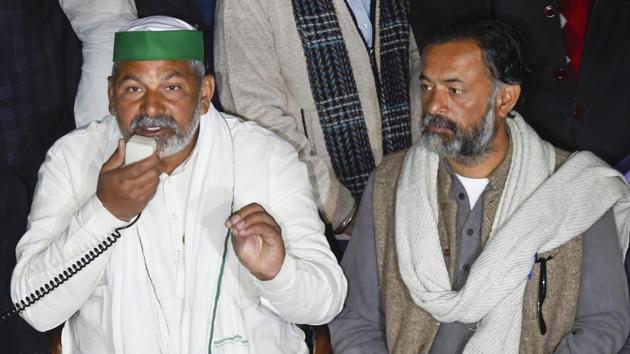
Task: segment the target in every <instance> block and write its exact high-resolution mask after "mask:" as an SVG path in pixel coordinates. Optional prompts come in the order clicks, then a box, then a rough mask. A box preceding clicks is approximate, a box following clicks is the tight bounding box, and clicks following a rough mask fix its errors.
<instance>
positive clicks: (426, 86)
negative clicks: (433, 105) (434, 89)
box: [420, 84, 431, 91]
mask: <svg viewBox="0 0 630 354" xmlns="http://www.w3.org/2000/svg"><path fill="white" fill-rule="evenodd" d="M430 89H431V88H430V87H429V85H427V84H420V90H422V91H427V90H430Z"/></svg>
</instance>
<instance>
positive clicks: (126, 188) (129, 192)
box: [96, 140, 162, 221]
mask: <svg viewBox="0 0 630 354" xmlns="http://www.w3.org/2000/svg"><path fill="white" fill-rule="evenodd" d="M124 161H125V142H124V140H120V141H119V142H118V148H117V149H116V151H114V154H113V155H112V156H111V157H110V158H109V160H107V162H105V163H104V164H103V167H101V172H100V173H99V176H98V184H97V187H96V196H97V197H98V199H99V200H100V201H101V203H103V206H104V207H105V208H107V210H109V212H110V213H112V214H113V215H114V216H115V217H117V218H118V219H120V220H125V221H129V220H131V218H133V217H134V216H136V215H138V214H140V212H142V210H144V208H145V207H146V205H147V204H148V203H149V201H150V200H151V198H153V195H154V194H155V191H156V190H157V186H158V183H159V182H160V174H161V173H162V171H161V170H160V158H159V157H158V154H157V152H155V153H153V155H151V156H149V157H147V158H146V159H144V160H140V161H138V162H135V163H132V164H130V165H127V166H123V163H124Z"/></svg>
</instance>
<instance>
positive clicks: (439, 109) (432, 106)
mask: <svg viewBox="0 0 630 354" xmlns="http://www.w3.org/2000/svg"><path fill="white" fill-rule="evenodd" d="M423 101H424V102H422V106H423V107H425V109H426V112H428V113H429V114H431V115H434V116H435V115H441V116H446V115H447V114H448V104H447V101H448V98H447V95H446V93H445V92H441V90H439V89H437V88H436V89H434V90H432V91H431V92H428V93H427V94H426V95H425V98H424V100H423Z"/></svg>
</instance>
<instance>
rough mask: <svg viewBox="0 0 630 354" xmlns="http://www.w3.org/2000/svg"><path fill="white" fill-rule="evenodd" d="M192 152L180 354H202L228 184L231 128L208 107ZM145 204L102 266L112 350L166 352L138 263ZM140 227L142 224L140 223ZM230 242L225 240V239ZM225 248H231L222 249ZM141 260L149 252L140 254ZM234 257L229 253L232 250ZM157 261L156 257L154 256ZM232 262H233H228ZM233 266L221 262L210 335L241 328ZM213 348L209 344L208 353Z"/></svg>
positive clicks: (160, 319)
mask: <svg viewBox="0 0 630 354" xmlns="http://www.w3.org/2000/svg"><path fill="white" fill-rule="evenodd" d="M196 149H197V156H196V160H195V161H194V165H193V171H192V173H193V175H192V180H191V183H190V186H189V193H188V198H187V201H186V217H185V234H186V241H185V254H186V257H185V269H186V272H185V297H184V304H183V307H182V327H181V353H208V344H209V341H210V326H211V322H212V312H213V310H214V299H215V295H216V292H217V281H218V278H219V272H220V265H221V260H222V255H223V249H224V241H225V236H226V231H227V230H226V228H225V226H224V223H225V220H226V219H227V217H228V216H229V215H230V213H231V204H232V194H233V193H232V192H233V186H234V161H233V160H234V155H233V154H234V151H233V146H232V138H231V135H230V129H229V127H228V125H227V123H226V121H225V120H224V118H223V117H222V116H221V115H220V114H219V113H218V112H217V111H216V110H215V109H214V108H213V107H211V108H210V111H209V112H208V114H206V115H204V116H203V117H201V125H200V128H199V137H198V139H197V146H196ZM150 206H151V205H150V203H149V205H148V206H147V208H145V211H146V213H145V214H146V215H145V214H143V215H142V216H141V217H140V219H139V220H138V223H137V224H136V225H135V226H134V227H132V228H130V229H128V230H125V231H124V232H123V235H122V237H121V238H120V239H119V241H118V243H119V244H117V245H116V247H114V249H113V250H112V251H113V253H112V258H111V261H110V264H109V268H108V269H107V272H108V291H109V293H110V296H111V313H112V331H113V333H112V337H113V343H114V351H115V352H116V353H129V354H135V353H171V352H172V350H173V348H172V347H173V346H174V345H179V343H170V344H169V336H168V329H167V325H166V320H165V317H164V313H163V312H162V309H161V307H160V305H159V302H158V299H157V298H156V295H155V292H154V290H153V285H152V283H151V279H150V278H149V274H148V271H147V266H146V265H145V262H144V257H143V253H142V249H141V243H140V239H141V240H142V244H145V245H146V244H147V243H149V242H151V238H152V237H155V235H151V234H149V233H148V232H142V230H143V225H147V223H148V224H149V225H150V223H151V220H150V219H151V218H149V216H150V215H151V214H150V210H149V209H150ZM145 227H146V226H145ZM228 246H231V242H228ZM229 251H230V252H232V249H231V248H230V249H229ZM146 257H147V263H150V262H151V255H149V254H146ZM231 258H235V257H231ZM155 261H159V260H155ZM228 263H232V262H228ZM234 269H237V268H235V266H231V265H226V266H225V273H224V274H223V280H222V285H221V297H220V301H219V305H218V306H217V309H216V310H217V316H216V320H215V329H214V337H213V338H214V339H216V338H225V337H229V336H230V335H233V334H239V333H245V332H246V330H245V325H244V323H243V319H242V316H238V313H240V310H239V308H238V306H237V304H236V303H235V302H234V301H231V300H230V298H231V295H232V294H230V292H231V291H232V290H231V289H236V288H238V284H237V282H238V276H237V275H235V274H234ZM247 349H248V348H247V347H246V346H243V347H240V348H239V347H238V346H230V349H229V350H228V349H224V348H223V349H221V350H220V352H222V353H224V352H229V353H241V352H242V353H247V352H248V350H247ZM215 352H219V351H215V350H214V349H213V353H215Z"/></svg>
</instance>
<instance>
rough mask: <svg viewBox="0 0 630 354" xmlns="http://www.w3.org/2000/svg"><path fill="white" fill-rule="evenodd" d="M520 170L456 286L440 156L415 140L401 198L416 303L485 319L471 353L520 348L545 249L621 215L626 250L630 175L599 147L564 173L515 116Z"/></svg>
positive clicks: (404, 253)
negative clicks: (446, 237)
mask: <svg viewBox="0 0 630 354" xmlns="http://www.w3.org/2000/svg"><path fill="white" fill-rule="evenodd" d="M507 123H508V125H509V128H510V137H511V142H512V147H513V153H512V162H511V166H510V171H509V174H508V177H507V180H506V183H505V188H504V190H503V193H502V196H501V200H500V203H499V205H498V209H497V212H496V216H495V218H494V222H493V225H492V231H491V232H490V237H489V240H488V242H487V244H486V246H485V247H484V249H483V251H482V253H481V254H480V255H479V258H478V259H477V260H476V262H475V263H474V264H473V266H472V268H471V270H470V275H469V277H468V280H467V281H466V284H465V285H464V287H463V288H462V289H461V290H460V291H453V290H452V289H451V286H450V282H449V277H448V272H447V268H446V264H445V262H444V257H443V256H442V250H441V246H440V241H439V235H438V228H437V225H438V216H439V214H438V210H439V209H438V204H437V170H438V163H439V157H438V156H437V155H436V154H434V153H431V152H428V151H427V150H426V149H424V148H423V147H421V146H419V145H416V146H414V147H413V148H412V149H411V150H410V151H409V152H408V153H407V156H406V157H405V161H404V164H403V169H402V171H401V176H400V179H399V187H398V191H397V195H396V198H397V199H396V246H397V248H396V249H397V253H398V259H399V268H400V273H401V275H402V278H403V280H404V282H405V284H406V285H407V287H408V288H409V292H410V294H411V297H412V298H413V300H414V302H415V303H416V304H417V305H418V306H420V307H422V308H423V309H424V310H425V311H427V312H429V313H430V314H431V315H432V316H433V317H434V318H435V319H436V320H438V321H440V322H454V321H458V322H462V323H477V322H478V327H477V331H476V332H475V334H474V335H473V336H472V338H471V339H470V340H469V342H468V343H467V345H466V347H465V349H464V353H517V352H518V349H519V343H520V334H521V320H522V319H521V315H522V301H523V293H524V289H525V285H526V282H527V274H528V273H529V271H530V270H531V268H532V263H533V260H534V256H535V254H536V253H543V252H546V251H549V250H552V249H554V248H556V247H558V246H560V245H562V244H564V243H566V242H568V241H570V240H571V239H573V238H574V237H576V236H577V235H579V234H581V233H583V232H584V231H586V230H587V229H588V228H589V227H590V226H591V225H593V224H594V223H595V221H597V220H598V219H599V218H600V217H601V216H602V215H603V214H604V213H605V212H606V211H607V210H608V209H610V208H611V207H613V206H615V209H614V212H615V217H616V220H617V229H618V230H619V237H620V243H621V245H622V246H623V249H624V252H625V248H626V247H627V245H628V235H629V233H630V224H629V223H628V221H629V216H630V215H629V214H630V213H629V210H630V197H629V190H628V186H627V184H626V183H625V181H624V179H623V176H622V175H621V174H619V173H618V172H617V171H615V170H613V169H612V168H610V167H609V166H608V165H607V164H605V163H604V162H602V161H601V160H600V159H598V158H597V157H596V156H595V155H593V154H592V153H590V152H580V153H576V154H574V155H572V156H571V157H570V158H569V159H568V160H567V161H566V162H565V163H564V165H563V166H562V167H561V168H560V169H558V171H557V172H555V173H554V167H555V153H554V149H553V147H552V146H551V145H550V144H549V143H547V142H545V141H543V140H542V139H540V138H539V137H538V135H536V133H535V132H534V131H533V130H532V129H531V127H529V126H528V125H527V124H526V123H525V121H524V120H523V119H522V118H521V117H520V116H518V115H517V116H516V117H515V118H514V119H507Z"/></svg>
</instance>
